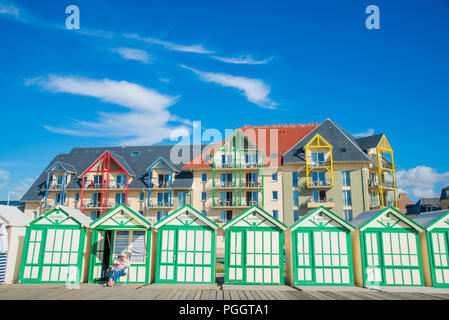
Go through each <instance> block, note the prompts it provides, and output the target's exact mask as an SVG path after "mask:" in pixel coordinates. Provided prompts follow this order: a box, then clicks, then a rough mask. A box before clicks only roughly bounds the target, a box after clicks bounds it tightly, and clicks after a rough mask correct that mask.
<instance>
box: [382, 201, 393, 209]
mask: <svg viewBox="0 0 449 320" xmlns="http://www.w3.org/2000/svg"><path fill="white" fill-rule="evenodd" d="M384 206H385V207H389V206H391V207H394V200H386V201H384Z"/></svg>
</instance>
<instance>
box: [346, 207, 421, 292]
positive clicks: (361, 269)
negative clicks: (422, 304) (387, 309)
mask: <svg viewBox="0 0 449 320" xmlns="http://www.w3.org/2000/svg"><path fill="white" fill-rule="evenodd" d="M351 224H352V225H353V226H354V227H356V228H357V229H356V230H355V231H354V232H353V233H352V247H353V258H354V277H355V283H356V284H357V285H358V286H367V287H369V286H423V285H424V281H423V272H422V263H421V251H420V241H419V232H422V231H424V229H423V228H422V227H421V226H420V225H419V224H417V223H416V222H414V221H412V220H410V219H409V218H408V217H406V216H405V215H403V214H402V213H401V212H399V211H398V210H396V209H395V208H393V207H387V208H384V209H381V210H373V211H366V212H363V213H361V214H360V215H358V216H357V217H356V218H355V219H354V220H352V221H351Z"/></svg>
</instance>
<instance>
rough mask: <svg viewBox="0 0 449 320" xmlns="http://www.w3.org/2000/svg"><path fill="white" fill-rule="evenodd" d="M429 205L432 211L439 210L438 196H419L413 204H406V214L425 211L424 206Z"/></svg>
mask: <svg viewBox="0 0 449 320" xmlns="http://www.w3.org/2000/svg"><path fill="white" fill-rule="evenodd" d="M427 207H431V208H432V211H436V210H441V203H440V199H439V198H421V199H419V200H418V201H417V202H416V203H415V204H409V205H407V206H406V209H407V214H418V213H421V212H425V211H424V208H427Z"/></svg>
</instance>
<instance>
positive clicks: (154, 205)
mask: <svg viewBox="0 0 449 320" xmlns="http://www.w3.org/2000/svg"><path fill="white" fill-rule="evenodd" d="M149 207H150V208H153V209H159V208H172V207H173V205H172V204H170V202H161V201H150V206H149Z"/></svg>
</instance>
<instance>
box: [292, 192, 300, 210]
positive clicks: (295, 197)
mask: <svg viewBox="0 0 449 320" xmlns="http://www.w3.org/2000/svg"><path fill="white" fill-rule="evenodd" d="M298 201H299V199H298V191H293V205H294V206H296V207H298V206H299V204H298Z"/></svg>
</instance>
